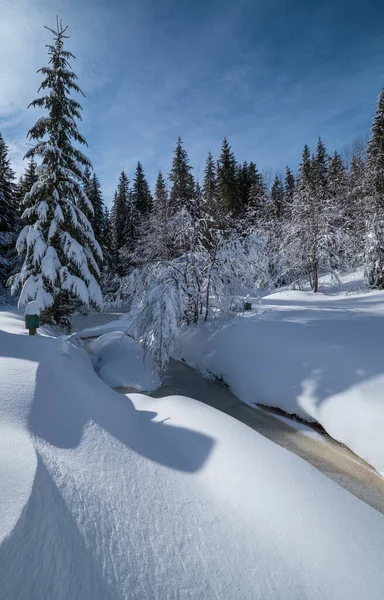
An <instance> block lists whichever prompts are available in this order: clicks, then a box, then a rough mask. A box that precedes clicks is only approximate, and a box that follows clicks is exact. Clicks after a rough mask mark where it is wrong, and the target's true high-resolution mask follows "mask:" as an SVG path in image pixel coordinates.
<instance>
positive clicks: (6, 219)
mask: <svg viewBox="0 0 384 600" xmlns="http://www.w3.org/2000/svg"><path fill="white" fill-rule="evenodd" d="M14 179H15V174H14V172H13V170H12V169H11V163H10V160H9V158H8V147H7V145H6V144H5V141H4V138H3V136H2V134H1V132H0V231H1V232H7V231H12V230H13V226H14V223H15V219H16V214H15V183H14Z"/></svg>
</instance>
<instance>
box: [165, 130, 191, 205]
mask: <svg viewBox="0 0 384 600" xmlns="http://www.w3.org/2000/svg"><path fill="white" fill-rule="evenodd" d="M191 171H192V167H191V165H190V164H189V159H188V154H187V151H186V150H185V148H184V147H183V142H182V140H181V138H180V137H179V138H178V140H177V144H176V148H175V151H174V157H173V160H172V168H171V171H170V173H169V180H170V182H171V191H170V195H169V202H170V207H171V210H172V212H173V213H176V212H177V211H179V210H181V209H183V208H186V209H187V210H191V205H192V203H193V199H194V189H195V184H194V180H193V175H192V173H191Z"/></svg>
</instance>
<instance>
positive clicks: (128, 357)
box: [88, 325, 161, 391]
mask: <svg viewBox="0 0 384 600" xmlns="http://www.w3.org/2000/svg"><path fill="white" fill-rule="evenodd" d="M120 328H121V325H120ZM88 349H89V352H90V354H91V357H92V362H93V364H94V366H95V368H96V371H97V372H98V374H99V376H100V377H101V379H103V381H105V383H107V384H108V385H109V386H111V387H113V388H118V387H125V388H130V387H132V388H136V389H137V390H139V391H151V390H155V389H156V388H158V387H159V385H160V383H161V381H160V377H159V375H158V374H157V373H156V372H155V368H154V365H153V363H152V361H151V359H150V357H149V356H148V355H145V356H144V353H143V351H142V348H141V346H140V344H138V343H137V342H135V340H133V339H132V338H131V337H128V336H127V335H125V334H124V333H123V332H122V331H115V332H111V333H106V334H104V335H102V336H101V337H99V338H98V339H97V340H95V341H94V342H91V344H90V345H89V347H88Z"/></svg>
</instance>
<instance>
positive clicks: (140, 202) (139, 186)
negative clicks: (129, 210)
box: [132, 161, 153, 218]
mask: <svg viewBox="0 0 384 600" xmlns="http://www.w3.org/2000/svg"><path fill="white" fill-rule="evenodd" d="M132 198H133V203H134V206H135V209H136V211H137V213H138V215H140V216H141V217H144V218H146V217H148V216H149V214H150V212H151V210H152V204H153V199H152V195H151V191H150V189H149V185H148V181H147V180H146V178H145V175H144V169H143V167H142V164H141V162H140V161H139V162H138V163H137V166H136V172H135V176H134V179H133V186H132Z"/></svg>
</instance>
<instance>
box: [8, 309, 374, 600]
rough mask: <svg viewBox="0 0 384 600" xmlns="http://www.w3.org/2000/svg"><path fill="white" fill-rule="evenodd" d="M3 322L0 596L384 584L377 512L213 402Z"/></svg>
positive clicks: (315, 592) (38, 599)
mask: <svg viewBox="0 0 384 600" xmlns="http://www.w3.org/2000/svg"><path fill="white" fill-rule="evenodd" d="M0 327H1V331H0V412H1V420H0V423H1V429H2V431H1V436H0V450H1V451H0V475H1V476H0V510H1V516H2V518H1V520H0V542H2V543H1V545H0V597H1V598H4V599H7V600H8V599H11V598H17V599H18V600H51V599H52V598H55V600H64V599H65V600H66V599H68V598H76V600H89V599H90V598H92V600H109V599H110V600H123V599H124V600H130V599H131V600H149V599H150V600H152V599H153V600H164V599H165V598H169V599H171V598H172V599H173V598H175V599H176V598H177V599H179V600H184V599H185V600H187V599H188V600H202V599H203V598H204V599H207V600H211V599H212V600H217V599H218V598H220V599H223V600H233V599H234V598H241V599H244V600H245V599H249V600H276V598H279V599H281V600H292V598H295V600H296V599H297V600H303V599H308V600H317V599H318V600H320V599H321V600H324V599H325V598H327V599H329V600H333V599H335V598H337V599H338V600H347V599H348V600H361V599H362V598H369V599H370V600H381V599H382V591H383V589H384V573H383V569H382V565H383V562H384V518H383V516H382V515H381V514H379V513H378V512H376V511H375V510H373V509H371V508H370V507H368V506H367V505H365V504H363V503H362V502H360V501H359V500H358V499H356V498H355V497H353V496H352V495H350V494H349V493H348V492H346V491H345V490H344V489H342V488H341V487H339V486H338V485H336V484H335V483H333V482H332V481H330V480H329V479H327V478H326V477H325V476H323V475H322V474H321V473H319V472H318V471H316V470H315V469H314V468H312V467H311V466H310V465H308V464H307V463H305V462H304V461H302V460H301V459H299V458H298V457H296V456H294V455H293V454H291V453H289V452H287V451H286V450H284V449H282V448H280V447H279V446H277V445H275V444H273V443H272V442H270V441H269V440H267V439H266V438H264V437H262V436H261V435H259V434H257V433H256V432H254V431H253V430H251V429H249V428H248V427H246V426H244V425H243V424H241V423H240V422H238V421H236V420H234V419H232V418H230V417H228V416H227V415H225V414H223V413H221V412H218V411H216V410H215V409H212V408H210V407H208V406H206V405H203V404H201V403H199V402H197V401H195V400H192V399H188V398H183V397H178V396H172V397H167V398H160V399H154V398H149V397H147V396H145V395H142V394H131V395H129V396H123V395H121V394H118V393H117V392H114V391H113V390H111V389H110V388H108V387H107V386H106V385H105V384H104V383H103V382H102V381H101V380H100V379H99V377H98V376H97V375H96V374H95V372H94V370H93V368H92V366H91V362H90V360H89V357H88V356H87V354H86V352H85V351H84V349H81V348H78V347H76V346H74V345H72V344H71V343H70V341H69V340H68V341H66V339H65V338H59V339H58V340H56V339H53V338H49V337H47V336H43V335H40V336H34V337H29V336H26V335H21V332H22V328H23V324H22V318H21V316H19V315H15V314H12V313H10V312H2V313H0ZM71 339H73V338H71ZM101 345H102V344H101ZM107 346H108V344H107ZM63 347H66V351H65V352H63V351H62V350H63ZM335 565H337V568H335Z"/></svg>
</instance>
